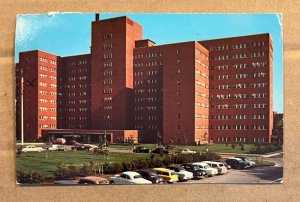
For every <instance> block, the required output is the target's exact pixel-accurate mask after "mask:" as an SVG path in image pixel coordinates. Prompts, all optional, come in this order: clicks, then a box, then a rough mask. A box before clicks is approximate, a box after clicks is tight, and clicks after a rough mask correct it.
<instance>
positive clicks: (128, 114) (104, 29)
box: [91, 17, 142, 130]
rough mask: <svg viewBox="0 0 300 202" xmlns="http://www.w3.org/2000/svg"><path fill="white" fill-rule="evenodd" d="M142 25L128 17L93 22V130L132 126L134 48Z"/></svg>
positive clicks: (139, 37)
mask: <svg viewBox="0 0 300 202" xmlns="http://www.w3.org/2000/svg"><path fill="white" fill-rule="evenodd" d="M140 39H142V26H141V25H139V24H137V23H136V22H134V21H132V20H131V19H129V18H127V17H119V18H114V19H109V20H100V21H99V20H96V21H94V22H93V23H92V46H91V55H92V72H91V73H92V78H91V127H92V129H113V128H114V129H118V130H119V129H130V128H133V126H132V109H133V108H132V107H133V106H132V90H133V49H134V47H135V41H136V40H140Z"/></svg>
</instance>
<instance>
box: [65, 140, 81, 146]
mask: <svg viewBox="0 0 300 202" xmlns="http://www.w3.org/2000/svg"><path fill="white" fill-rule="evenodd" d="M77 144H80V143H79V142H76V141H75V140H68V141H66V142H65V145H77Z"/></svg>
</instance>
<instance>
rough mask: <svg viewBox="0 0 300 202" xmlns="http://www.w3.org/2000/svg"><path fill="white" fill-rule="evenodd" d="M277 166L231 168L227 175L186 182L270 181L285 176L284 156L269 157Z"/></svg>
mask: <svg viewBox="0 0 300 202" xmlns="http://www.w3.org/2000/svg"><path fill="white" fill-rule="evenodd" d="M265 160H268V161H273V162H274V163H276V165H275V166H264V167H255V168H249V169H245V170H231V171H229V173H227V174H225V175H218V176H214V177H208V178H205V179H202V180H189V181H187V182H184V183H247V184H248V183H270V182H272V181H274V180H277V179H279V178H282V176H283V161H282V158H268V159H266V158H265Z"/></svg>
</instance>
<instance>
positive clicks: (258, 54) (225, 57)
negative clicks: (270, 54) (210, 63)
mask: <svg viewBox="0 0 300 202" xmlns="http://www.w3.org/2000/svg"><path fill="white" fill-rule="evenodd" d="M265 55H266V53H265V52H263V51H259V52H255V53H253V54H248V53H240V54H234V55H219V56H216V57H211V58H210V60H217V61H218V60H229V59H243V58H256V57H264V56H265Z"/></svg>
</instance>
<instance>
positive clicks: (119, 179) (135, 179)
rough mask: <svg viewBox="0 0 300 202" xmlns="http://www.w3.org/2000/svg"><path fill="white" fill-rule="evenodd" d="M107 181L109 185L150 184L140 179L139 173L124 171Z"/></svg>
mask: <svg viewBox="0 0 300 202" xmlns="http://www.w3.org/2000/svg"><path fill="white" fill-rule="evenodd" d="M109 179H110V181H109V183H110V184H152V182H151V181H149V180H146V179H144V178H142V176H141V175H140V174H139V173H137V172H133V171H126V172H123V173H121V175H115V176H112V177H110V178H109Z"/></svg>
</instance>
